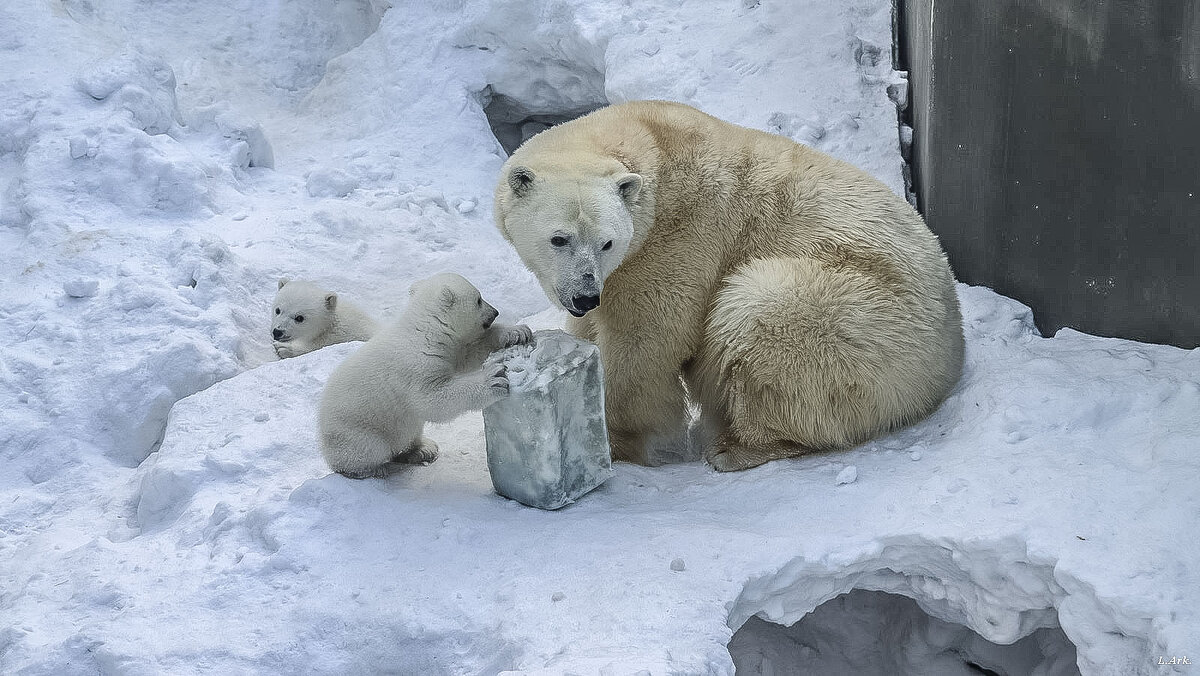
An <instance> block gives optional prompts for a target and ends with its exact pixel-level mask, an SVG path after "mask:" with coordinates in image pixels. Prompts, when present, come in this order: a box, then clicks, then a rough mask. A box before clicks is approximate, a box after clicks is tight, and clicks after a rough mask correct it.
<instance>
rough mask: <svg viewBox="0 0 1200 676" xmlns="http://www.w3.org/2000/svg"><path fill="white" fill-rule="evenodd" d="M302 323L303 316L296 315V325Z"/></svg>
mask: <svg viewBox="0 0 1200 676" xmlns="http://www.w3.org/2000/svg"><path fill="white" fill-rule="evenodd" d="M303 321H304V315H296V323H297V324H299V323H301V322H303Z"/></svg>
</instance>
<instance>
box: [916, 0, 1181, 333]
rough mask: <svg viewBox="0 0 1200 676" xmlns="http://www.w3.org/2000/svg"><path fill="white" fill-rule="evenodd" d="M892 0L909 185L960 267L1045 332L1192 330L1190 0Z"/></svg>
mask: <svg viewBox="0 0 1200 676" xmlns="http://www.w3.org/2000/svg"><path fill="white" fill-rule="evenodd" d="M903 10H904V21H903V23H904V28H905V29H906V30H905V32H906V36H905V37H906V38H907V39H906V49H905V50H904V52H905V56H906V59H907V61H908V64H909V67H910V68H911V73H910V79H911V81H912V83H913V92H912V97H911V98H912V105H913V106H914V108H915V109H914V111H913V114H914V123H915V124H914V126H915V127H916V133H915V139H914V144H915V145H914V154H913V156H914V158H915V159H916V163H917V165H918V167H917V172H916V173H917V181H918V182H917V189H918V193H919V197H920V203H921V206H922V207H923V212H924V214H925V217H926V220H927V222H928V223H929V225H930V227H931V228H932V229H933V230H934V231H935V232H937V233H938V235H939V236H940V237H941V238H942V242H943V245H944V246H945V247H946V250H947V252H948V253H949V255H950V260H951V263H952V264H953V265H954V268H955V272H956V274H957V275H958V277H959V278H960V279H961V280H963V281H967V282H970V283H974V284H985V285H987V286H990V287H993V288H995V289H996V290H997V291H999V292H1001V293H1004V294H1006V295H1010V296H1013V297H1015V298H1018V299H1020V300H1021V301H1023V302H1026V303H1028V304H1029V305H1031V306H1032V307H1033V309H1034V313H1035V316H1036V317H1037V320H1038V325H1039V327H1040V328H1041V329H1042V331H1043V333H1047V334H1049V333H1052V332H1054V331H1055V330H1057V329H1058V328H1061V327H1063V326H1071V327H1073V328H1076V329H1079V330H1081V331H1086V332H1089V333H1096V334H1101V335H1111V336H1121V337H1127V338H1133V339H1137V340H1144V341H1150V342H1159V343H1173V344H1176V345H1180V346H1183V347H1195V346H1197V345H1200V265H1198V264H1200V0H1166V1H1159V2H1155V1H1153V0H938V1H937V2H936V4H935V3H934V2H933V0H906V4H905V6H904V7H903ZM931 18H932V21H931V20H930V19H931Z"/></svg>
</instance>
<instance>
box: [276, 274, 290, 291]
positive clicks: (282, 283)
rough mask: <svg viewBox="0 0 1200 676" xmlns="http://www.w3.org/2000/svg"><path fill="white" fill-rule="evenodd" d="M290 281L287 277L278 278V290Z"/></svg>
mask: <svg viewBox="0 0 1200 676" xmlns="http://www.w3.org/2000/svg"><path fill="white" fill-rule="evenodd" d="M290 281H292V280H290V279H288V278H287V277H280V278H279V288H281V289H282V288H283V287H284V286H285V285H286V284H287V283H288V282H290Z"/></svg>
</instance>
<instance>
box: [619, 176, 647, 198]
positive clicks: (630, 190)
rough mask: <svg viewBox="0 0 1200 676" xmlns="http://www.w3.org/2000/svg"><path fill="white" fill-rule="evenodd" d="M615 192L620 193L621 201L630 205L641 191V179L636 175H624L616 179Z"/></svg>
mask: <svg viewBox="0 0 1200 676" xmlns="http://www.w3.org/2000/svg"><path fill="white" fill-rule="evenodd" d="M617 190H620V191H621V199H623V200H625V201H626V202H627V203H632V202H633V201H634V200H635V199H637V196H638V193H640V192H641V191H642V177H641V176H639V175H638V174H625V175H624V176H622V177H620V178H618V179H617Z"/></svg>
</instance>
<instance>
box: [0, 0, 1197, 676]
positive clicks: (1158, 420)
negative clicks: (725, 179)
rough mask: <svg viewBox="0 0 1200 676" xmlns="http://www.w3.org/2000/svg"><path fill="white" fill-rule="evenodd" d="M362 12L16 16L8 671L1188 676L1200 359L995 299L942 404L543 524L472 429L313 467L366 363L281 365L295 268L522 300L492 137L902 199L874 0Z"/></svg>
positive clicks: (367, 292)
mask: <svg viewBox="0 0 1200 676" xmlns="http://www.w3.org/2000/svg"><path fill="white" fill-rule="evenodd" d="M388 5H389V3H388V2H386V0H345V1H342V2H337V3H333V2H326V1H324V0H273V1H271V2H260V1H257V0H227V1H226V2H220V3H195V2H185V1H183V0H161V1H158V2H145V1H142V0H107V1H99V0H58V1H55V2H47V1H45V0H9V1H8V2H5V3H3V4H2V5H0V83H2V85H3V86H0V411H2V413H0V420H2V424H0V460H2V462H3V466H4V471H3V472H0V620H2V621H0V673H26V674H74V673H96V672H100V673H121V674H125V673H145V674H152V673H197V672H212V673H300V672H307V673H363V672H373V671H389V672H398V673H413V674H432V673H496V672H501V671H506V670H513V671H518V672H522V673H551V674H557V673H606V674H624V673H635V672H638V671H639V670H645V672H647V673H652V674H666V673H732V671H733V670H734V665H735V661H736V663H737V665H738V667H737V668H738V669H739V671H744V672H745V673H763V674H767V673H774V674H784V673H802V670H803V669H804V668H808V669H810V670H811V671H812V673H881V674H884V673H889V674H890V673H898V671H897V670H904V669H907V670H909V671H910V672H911V673H946V674H950V673H972V672H971V671H970V670H971V669H974V668H975V667H969V666H967V665H968V664H974V665H978V666H979V667H983V668H986V669H990V670H992V671H994V672H996V673H1004V674H1021V673H1042V674H1059V673H1072V670H1074V669H1075V668H1076V667H1075V665H1076V664H1078V669H1079V670H1081V671H1082V672H1083V673H1088V674H1139V673H1158V672H1160V671H1163V672H1170V671H1172V670H1174V671H1177V672H1178V673H1188V672H1187V670H1188V669H1190V668H1191V667H1188V666H1181V665H1176V666H1174V667H1172V666H1165V665H1160V664H1159V662H1167V661H1170V660H1171V658H1172V657H1177V658H1178V657H1185V656H1186V657H1189V658H1190V660H1191V661H1198V660H1197V658H1200V654H1197V653H1196V648H1197V646H1200V611H1198V609H1200V575H1198V574H1197V569H1196V561H1197V559H1198V558H1200V545H1198V544H1197V542H1196V539H1195V536H1196V533H1197V530H1198V526H1200V488H1198V487H1197V481H1198V480H1200V454H1198V451H1200V351H1197V350H1192V351H1184V350H1179V349H1175V348H1170V347H1163V346H1155V345H1145V344H1139V343H1133V342H1128V341H1121V340H1114V339H1105V338H1097V337H1092V336H1087V335H1084V334H1080V333H1077V332H1073V331H1070V330H1064V331H1061V332H1060V333H1059V334H1058V335H1057V336H1055V337H1053V338H1042V337H1040V336H1038V335H1037V334H1036V332H1035V330H1034V328H1033V324H1032V320H1031V317H1030V314H1029V312H1028V310H1027V309H1026V308H1025V307H1023V306H1021V305H1019V304H1018V303H1015V302H1013V301H1011V300H1008V299H1005V298H1003V297H1000V296H997V295H995V294H993V293H992V292H990V291H988V290H986V289H981V288H969V287H961V288H960V296H961V298H962V301H963V304H964V313H965V328H966V333H967V338H968V361H967V367H966V373H965V375H964V377H963V380H962V383H961V384H960V385H959V387H958V388H957V389H956V390H955V392H954V394H953V395H952V396H951V398H950V399H949V400H948V401H947V402H946V403H945V405H944V406H942V408H941V409H940V410H939V411H938V412H937V413H936V414H935V415H934V416H933V417H931V418H930V419H929V420H927V421H925V422H923V423H921V424H919V425H916V426H914V427H912V428H909V429H906V430H903V431H901V432H899V433H897V434H894V435H892V436H889V437H887V438H884V439H880V440H877V441H875V442H872V443H869V444H866V445H864V446H862V447H860V448H858V449H855V450H853V451H850V452H845V453H838V454H829V455H822V456H815V457H809V458H804V459H800V460H794V461H785V462H775V463H770V464H769V465H767V466H764V467H761V468H758V469H754V470H751V471H748V472H744V473H739V474H732V475H726V474H716V473H714V472H712V471H711V470H710V469H708V468H707V467H705V466H704V465H702V464H700V463H690V464H679V465H672V466H667V467H659V468H643V467H635V466H629V465H624V464H618V465H617V466H616V476H615V477H614V478H613V479H611V480H610V481H609V482H608V483H607V484H605V485H604V486H603V487H601V488H600V489H598V490H597V491H596V492H594V493H592V494H589V495H588V496H586V497H585V498H584V499H582V500H581V501H580V502H579V503H577V504H575V505H572V506H570V507H567V508H565V509H563V510H561V511H558V512H542V511H538V510H534V509H529V508H525V507H522V506H520V505H517V504H516V503H512V502H509V501H506V500H504V499H503V498H500V497H498V496H496V495H495V494H494V493H493V492H492V490H491V485H490V483H489V479H488V475H487V469H486V461H485V457H484V450H483V435H482V423H481V418H480V416H479V415H477V414H475V415H468V416H464V417H463V418H461V419H459V420H457V421H455V422H453V423H450V424H448V425H442V426H436V427H434V428H433V429H432V430H431V436H433V437H434V438H435V439H436V440H437V441H438V442H439V443H440V444H441V446H442V456H441V458H440V459H439V460H438V461H437V462H436V463H434V464H432V465H430V466H426V467H414V468H412V469H411V470H410V471H407V472H405V473H402V474H400V475H398V476H393V477H391V478H389V479H386V480H368V481H351V480H348V479H344V478H342V477H340V476H336V475H329V474H328V472H327V470H326V469H325V467H324V465H323V464H322V461H321V459H320V455H319V453H318V452H317V450H316V447H315V440H314V412H315V406H316V401H317V396H318V394H319V390H320V388H321V386H322V384H323V382H324V379H325V377H326V376H327V375H328V373H329V372H330V371H331V370H332V369H333V368H334V366H335V365H336V364H337V362H338V360H339V359H341V358H343V357H344V356H345V355H346V354H347V353H348V352H349V351H350V350H352V349H354V346H353V345H341V346H335V347H332V348H327V349H324V350H320V351H318V352H316V353H313V354H309V355H306V356H304V357H299V358H296V359H291V360H287V361H283V362H279V361H276V360H275V358H274V355H273V353H272V352H271V349H270V341H269V321H270V320H269V307H270V302H271V298H272V296H273V294H274V291H275V281H276V279H277V278H278V277H280V276H284V275H288V276H295V277H301V278H311V279H315V280H318V281H320V282H321V283H323V284H325V285H327V286H329V287H331V288H335V289H337V290H338V291H340V292H341V293H343V294H344V295H345V296H346V297H348V298H352V299H354V300H356V301H358V302H359V303H360V304H362V305H364V306H366V307H368V308H371V309H372V310H374V311H375V312H376V313H377V314H379V315H381V316H384V317H387V316H389V315H392V314H394V313H395V312H396V311H397V310H398V309H399V308H400V307H401V306H402V304H403V299H404V298H405V293H404V292H405V289H406V288H407V286H408V284H409V282H411V281H412V280H414V279H417V278H420V277H423V276H426V275H428V274H431V273H433V272H436V271H440V270H451V269H452V270H456V271H459V272H462V273H463V274H465V275H467V276H468V277H470V278H471V279H472V280H473V281H474V282H476V284H477V285H479V286H480V287H481V288H482V289H483V291H484V294H485V296H486V297H488V298H489V300H491V301H492V302H493V303H494V304H496V305H497V306H499V307H501V308H503V309H504V310H505V311H506V314H507V315H508V317H509V319H513V318H516V317H520V316H526V315H530V314H533V313H538V312H540V311H542V310H544V309H545V308H546V307H547V306H548V303H547V301H546V300H545V299H544V297H543V296H542V295H541V293H540V291H539V289H538V287H537V284H536V283H535V282H534V280H533V278H532V276H531V275H530V274H529V273H528V272H526V271H525V270H524V269H523V268H522V267H521V266H520V264H519V261H518V260H517V259H516V256H515V255H514V254H513V253H512V252H511V250H510V249H509V248H508V247H507V245H505V244H504V242H503V241H502V240H501V238H500V237H499V235H498V234H497V233H495V231H494V228H493V227H492V224H491V215H490V209H491V205H490V201H491V192H492V188H493V182H494V179H495V174H496V171H497V170H498V168H499V167H500V165H501V163H502V161H503V158H504V153H503V150H502V149H501V146H500V144H499V142H498V141H497V139H496V136H494V135H493V133H492V130H491V128H490V125H489V114H490V116H491V117H492V120H493V122H494V123H496V125H497V126H498V128H501V129H502V130H503V129H505V128H508V129H510V131H511V129H512V128H515V127H514V125H516V124H517V123H519V122H520V120H521V119H524V118H533V119H535V120H540V119H557V118H561V117H565V116H570V115H575V114H578V113H580V112H582V111H586V110H590V109H593V108H595V107H598V106H600V105H604V104H605V103H609V102H618V101H624V100H628V99H635V98H666V99H673V100H679V101H684V102H687V103H692V104H694V105H697V106H699V107H702V108H703V109H705V110H707V111H709V112H711V113H714V114H716V115H718V116H721V117H724V118H726V119H729V120H731V121H733V122H737V123H741V124H745V125H748V126H752V127H757V128H761V129H766V130H770V131H774V132H776V133H782V134H785V135H788V136H791V137H792V138H795V139H797V140H798V141H801V142H805V143H810V144H812V145H815V146H816V147H818V148H821V149H823V150H826V151H827V152H830V153H832V154H834V155H836V156H839V157H842V158H845V159H848V160H850V161H852V162H855V163H856V164H859V165H860V166H863V167H864V168H866V169H868V170H869V171H871V172H872V173H874V174H875V175H876V176H878V177H880V178H881V179H882V180H884V181H885V182H886V183H888V185H890V186H891V187H892V188H893V189H894V190H896V191H898V192H899V191H901V190H902V179H901V163H900V153H899V149H898V147H897V138H898V133H897V129H896V114H895V108H894V105H893V104H892V102H891V101H889V100H888V97H887V94H886V89H887V87H888V85H891V84H895V83H897V82H899V81H900V79H899V76H898V75H897V74H896V73H894V72H893V71H892V70H891V62H890V53H891V52H890V46H889V44H890V3H889V2H886V0H836V1H829V0H797V1H795V2H791V3H783V2H778V1H772V0H762V1H761V2H760V1H759V0H740V1H738V0H677V1H675V2H661V3H629V4H618V3H589V2H583V1H569V2H567V1H561V0H558V1H555V0H457V1H449V0H447V1H440V2H431V3H406V4H403V5H397V6H396V7H391V8H389V6H388ZM489 104H491V105H490V106H489ZM506 125H507V127H506ZM502 135H503V131H502ZM539 320H540V323H541V324H542V325H547V326H548V325H554V324H555V323H556V322H557V321H558V318H557V316H556V315H554V314H553V313H552V312H551V313H548V314H541V315H539ZM168 414H169V415H168ZM850 467H853V468H854V469H853V470H850V469H849V468H850ZM852 590H859V591H855V592H854V593H852V594H849V595H848V596H841V597H840V598H839V595H842V594H845V593H847V592H851V591H852ZM885 592H886V593H885ZM896 595H899V596H903V597H908V599H911V600H912V601H908V600H906V599H904V598H898V597H897V596H896ZM831 599H836V600H833V601H832V602H831V603H830V604H828V605H825V606H822V604H823V603H825V602H827V601H830V600H831ZM914 602H915V603H914ZM818 606H822V607H821V608H820V610H818V611H817V612H815V613H812V614H811V615H809V613H810V612H812V611H814V609H817V608H818ZM756 615H757V616H758V617H759V618H762V619H751V618H754V616H756ZM806 615H808V617H806ZM801 618H804V619H803V620H801ZM748 620H750V621H749V622H747V621H748ZM763 620H766V621H769V622H773V623H777V624H779V625H791V624H793V623H797V622H798V621H799V622H798V623H797V624H795V625H794V626H793V627H791V628H790V629H785V628H783V627H782V626H775V625H772V624H768V623H767V622H764V621H763ZM743 624H745V625H746V629H745V631H743V632H741V633H739V634H737V636H736V638H735V637H734V632H735V631H737V630H738V629H739V628H740V627H742V626H743ZM731 639H733V643H732V644H731ZM1008 644H1012V645H1011V646H1009V645H1008ZM855 646H860V649H859V648H855ZM1189 651H1191V652H1189ZM731 652H732V653H733V654H732V655H731ZM1039 669H1040V671H1038V670H1039ZM973 673H978V671H977V670H976V671H975V672H973Z"/></svg>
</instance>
